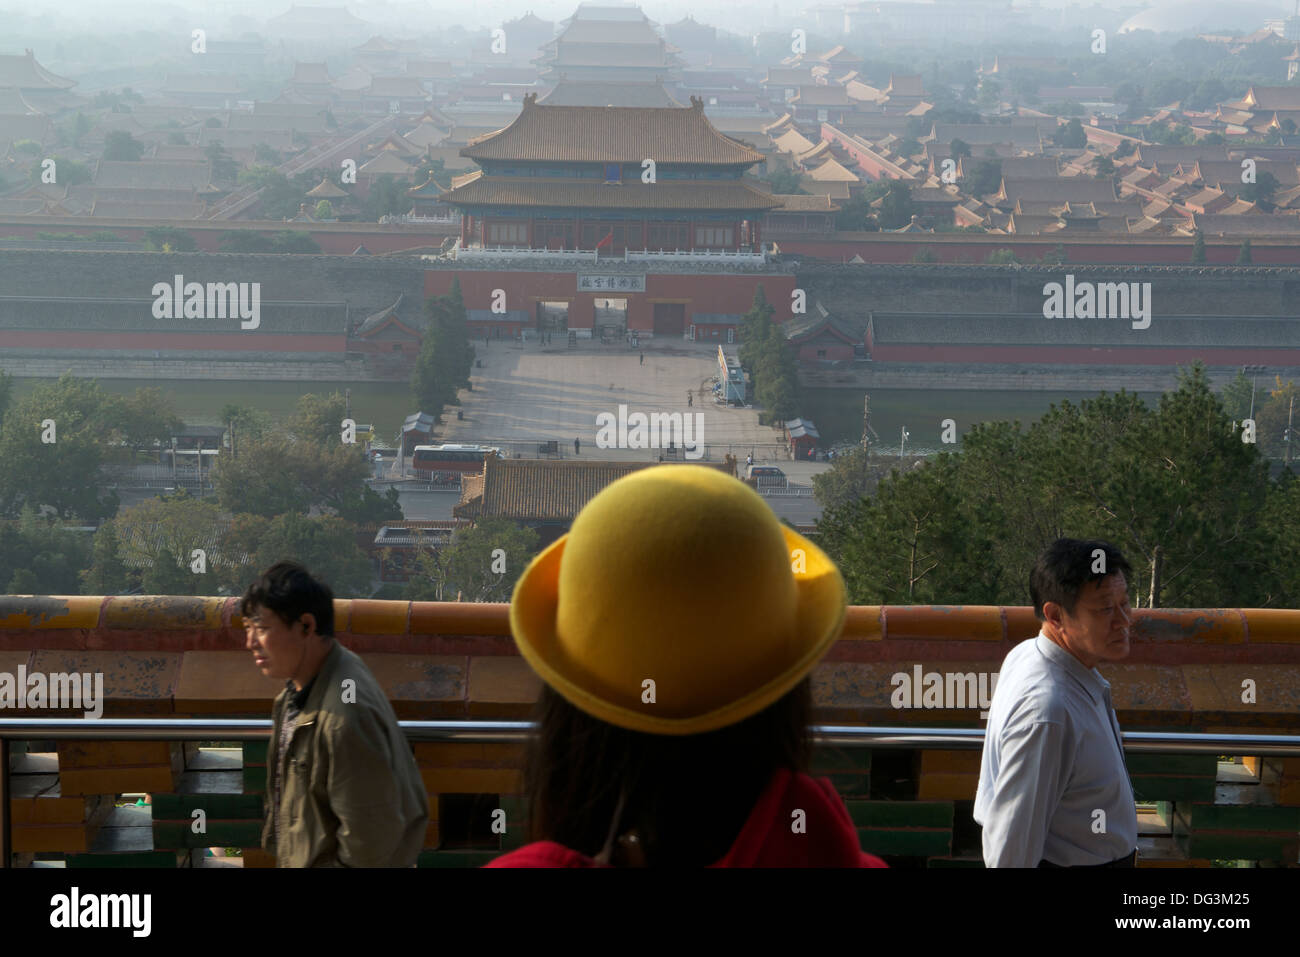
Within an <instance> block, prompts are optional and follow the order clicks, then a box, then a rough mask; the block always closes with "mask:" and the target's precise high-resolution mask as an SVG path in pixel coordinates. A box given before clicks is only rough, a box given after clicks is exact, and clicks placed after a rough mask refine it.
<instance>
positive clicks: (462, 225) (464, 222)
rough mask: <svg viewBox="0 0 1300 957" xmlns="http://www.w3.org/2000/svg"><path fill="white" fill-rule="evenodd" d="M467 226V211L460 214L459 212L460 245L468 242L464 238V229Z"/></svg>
mask: <svg viewBox="0 0 1300 957" xmlns="http://www.w3.org/2000/svg"><path fill="white" fill-rule="evenodd" d="M468 226H469V214H468V213H461V214H460V244H461V246H462V247H463V246H465V245H467V244H468V242H469V241H468V240H467V239H466V238H465V235H466V234H465V230H466V228H467V227H468Z"/></svg>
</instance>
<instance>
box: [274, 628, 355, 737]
mask: <svg viewBox="0 0 1300 957" xmlns="http://www.w3.org/2000/svg"><path fill="white" fill-rule="evenodd" d="M342 657H343V646H342V645H340V644H339V640H338V638H334V639H333V647H332V648H330V650H329V654H327V655H326V656H325V660H324V661H322V662H321V665H320V670H319V671H317V672H316V676H315V677H314V678H312V679H311V681H310V682H308V683H307V685H306V686H305V687H304V688H303V689H302V691H294V690H293V685H292V684H290V685H289V687H288V688H287V689H285V690H286V691H287V692H288V694H289V695H290V696H293V695H298V696H299V698H300V700H299V701H298V702H297V704H298V725H299V726H300V727H301V726H302V725H305V724H309V723H310V722H312V721H314V720H315V719H316V714H317V712H318V711H320V708H321V705H322V704H323V703H324V701H325V691H326V689H327V688H329V686H330V685H331V684H332V683H333V677H334V672H335V671H336V670H337V669H338V665H339V662H340V661H341V660H342Z"/></svg>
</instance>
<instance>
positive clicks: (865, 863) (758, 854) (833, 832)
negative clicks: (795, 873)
mask: <svg viewBox="0 0 1300 957" xmlns="http://www.w3.org/2000/svg"><path fill="white" fill-rule="evenodd" d="M795 810H803V811H804V812H805V817H804V819H803V823H804V827H803V833H796V832H795V831H794V830H793V829H792V823H793V822H794V820H795V818H794V817H793V812H794V811H795ZM484 866H485V867H601V866H604V865H601V864H597V863H596V862H595V861H593V860H592V859H591V858H590V857H587V856H586V855H585V854H580V853H578V852H577V851H573V850H570V849H569V848H567V847H565V846H563V845H562V844H557V843H555V842H554V841H536V842H534V843H532V844H526V845H524V846H523V847H521V848H519V849H517V850H514V851H511V852H510V853H508V854H503V855H502V856H501V857H498V858H497V859H496V860H494V861H492V862H491V863H489V864H486V865H484ZM709 866H710V867H886V866H888V865H886V864H885V862H884V861H882V860H881V859H880V858H878V857H873V856H872V855H870V854H867V853H865V852H863V850H862V849H861V846H860V845H859V843H858V832H857V831H856V830H855V829H854V827H853V820H852V818H850V817H849V812H848V809H847V808H846V807H845V806H844V802H843V801H842V800H841V799H840V796H839V795H838V794H836V793H835V788H834V787H833V786H832V785H831V782H830V781H829V780H827V779H826V778H818V779H813V778H810V777H809V776H808V775H806V774H795V773H794V772H792V771H788V770H785V769H781V770H779V771H777V772H776V774H774V775H773V776H772V780H771V781H770V782H769V783H768V786H767V787H766V788H765V789H764V791H763V793H762V794H761V795H760V796H759V798H758V801H757V803H755V804H754V809H753V811H751V812H750V814H749V819H748V820H746V821H745V826H744V827H743V828H741V831H740V834H739V835H738V836H737V837H736V841H735V843H734V844H732V845H731V850H729V851H728V852H727V853H726V854H725V855H724V856H723V857H722V859H721V860H719V861H716V862H715V863H713V864H711V865H709Z"/></svg>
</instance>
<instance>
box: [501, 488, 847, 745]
mask: <svg viewBox="0 0 1300 957" xmlns="http://www.w3.org/2000/svg"><path fill="white" fill-rule="evenodd" d="M844 615H845V600H844V580H843V579H842V578H841V577H840V573H839V569H837V568H836V567H835V564H834V563H833V562H832V561H831V560H830V559H829V558H828V557H827V556H826V555H825V553H823V552H822V551H821V549H819V548H818V547H817V546H816V545H814V544H812V542H810V541H809V540H808V539H806V538H804V537H803V536H802V535H799V534H798V533H797V532H795V531H793V530H792V529H790V528H788V527H786V526H783V525H782V524H781V523H780V522H779V521H778V520H777V518H776V516H775V515H774V514H773V513H772V510H771V509H770V508H768V506H767V503H766V502H764V501H763V499H762V498H761V497H760V496H759V495H758V494H757V493H756V492H755V491H753V490H752V489H751V488H749V487H748V486H746V485H745V484H744V483H742V482H740V481H739V480H737V479H735V478H733V477H731V476H729V475H727V474H725V473H724V472H721V471H719V470H717V469H712V468H707V467H705V466H700V465H659V466H654V467H652V468H648V469H643V470H641V471H638V472H634V473H632V474H631V475H628V476H626V477H624V478H622V479H619V480H618V481H617V482H614V483H613V484H611V485H609V486H608V487H606V488H605V489H604V490H603V491H601V492H600V494H598V495H597V496H596V497H595V498H593V499H592V500H591V501H590V502H588V503H587V506H586V507H585V508H584V509H583V510H582V511H581V512H580V513H579V514H578V517H577V518H576V519H575V520H574V522H573V526H572V527H571V528H570V530H569V533H568V534H567V535H565V536H564V537H562V538H560V539H559V540H558V541H556V542H555V543H554V544H552V545H551V546H550V547H548V548H547V549H545V550H544V551H543V552H542V553H541V554H540V555H538V556H537V557H536V558H535V559H533V561H532V562H531V563H530V564H529V565H528V567H527V568H526V569H525V570H524V573H523V575H522V576H521V577H520V579H519V581H518V582H517V583H516V585H515V590H514V595H513V596H512V598H511V601H510V629H511V632H512V633H513V634H514V638H515V642H516V644H517V645H518V646H519V651H520V654H522V655H523V657H524V658H525V659H526V660H527V661H528V663H529V664H530V665H531V666H532V668H533V670H535V671H536V672H537V674H538V675H539V676H540V677H541V679H542V680H543V681H545V682H546V683H547V684H548V685H550V686H551V687H552V688H554V689H555V691H557V692H558V693H559V694H560V695H562V696H563V697H564V698H565V699H567V700H568V701H569V702H570V703H571V704H573V705H574V706H575V707H577V708H580V709H581V710H583V711H585V712H586V713H588V714H590V715H592V716H594V717H596V718H599V719H601V720H602V721H606V722H608V723H610V724H613V725H617V726H619V727H622V728H628V729H630V730H633V731H645V732H649V733H652V734H698V733H701V732H704V731H712V730H714V729H716V728H722V727H725V726H727V725H730V724H734V723H735V722H737V721H741V720H743V719H745V718H747V717H749V716H750V715H753V714H757V713H758V712H759V711H762V710H763V709H764V708H766V707H767V706H768V705H770V704H772V703H773V702H775V701H777V700H778V699H780V698H781V697H782V696H783V695H785V694H786V693H787V692H788V691H790V690H791V689H792V688H794V686H795V685H796V684H798V683H799V681H800V680H802V679H803V678H804V677H805V676H806V675H807V674H808V672H809V671H811V670H812V667H813V665H815V664H816V663H817V661H818V660H819V659H820V658H821V657H822V655H823V654H824V653H825V652H826V650H827V649H828V648H829V647H830V646H831V644H832V643H833V642H834V641H835V639H836V638H838V637H839V634H840V630H841V628H842V627H843V625H844Z"/></svg>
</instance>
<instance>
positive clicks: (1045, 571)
mask: <svg viewBox="0 0 1300 957" xmlns="http://www.w3.org/2000/svg"><path fill="white" fill-rule="evenodd" d="M1117 573H1119V574H1123V575H1124V577H1125V578H1126V579H1128V578H1129V577H1130V576H1132V574H1133V566H1132V565H1130V564H1129V563H1128V559H1126V558H1125V557H1124V556H1123V555H1122V554H1121V553H1120V550H1119V549H1118V548H1116V547H1115V546H1114V545H1112V544H1111V543H1110V542H1102V541H1084V540H1082V539H1078V538H1058V539H1057V540H1056V541H1054V542H1052V544H1050V545H1048V546H1047V548H1045V549H1043V551H1042V553H1041V554H1040V555H1039V556H1038V560H1037V561H1036V562H1035V563H1034V567H1033V569H1032V570H1031V571H1030V573H1029V598H1030V600H1031V601H1032V602H1033V603H1034V614H1035V615H1037V616H1038V620H1039V621H1046V620H1047V619H1045V618H1044V617H1043V605H1045V604H1047V602H1049V601H1053V602H1056V604H1058V605H1060V606H1061V607H1062V608H1064V609H1065V613H1066V614H1067V615H1073V614H1074V606H1075V605H1076V604H1077V603H1078V600H1079V589H1080V588H1081V587H1083V584H1084V583H1085V582H1099V581H1103V580H1104V579H1106V578H1108V577H1110V576H1111V575H1114V574H1117Z"/></svg>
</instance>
